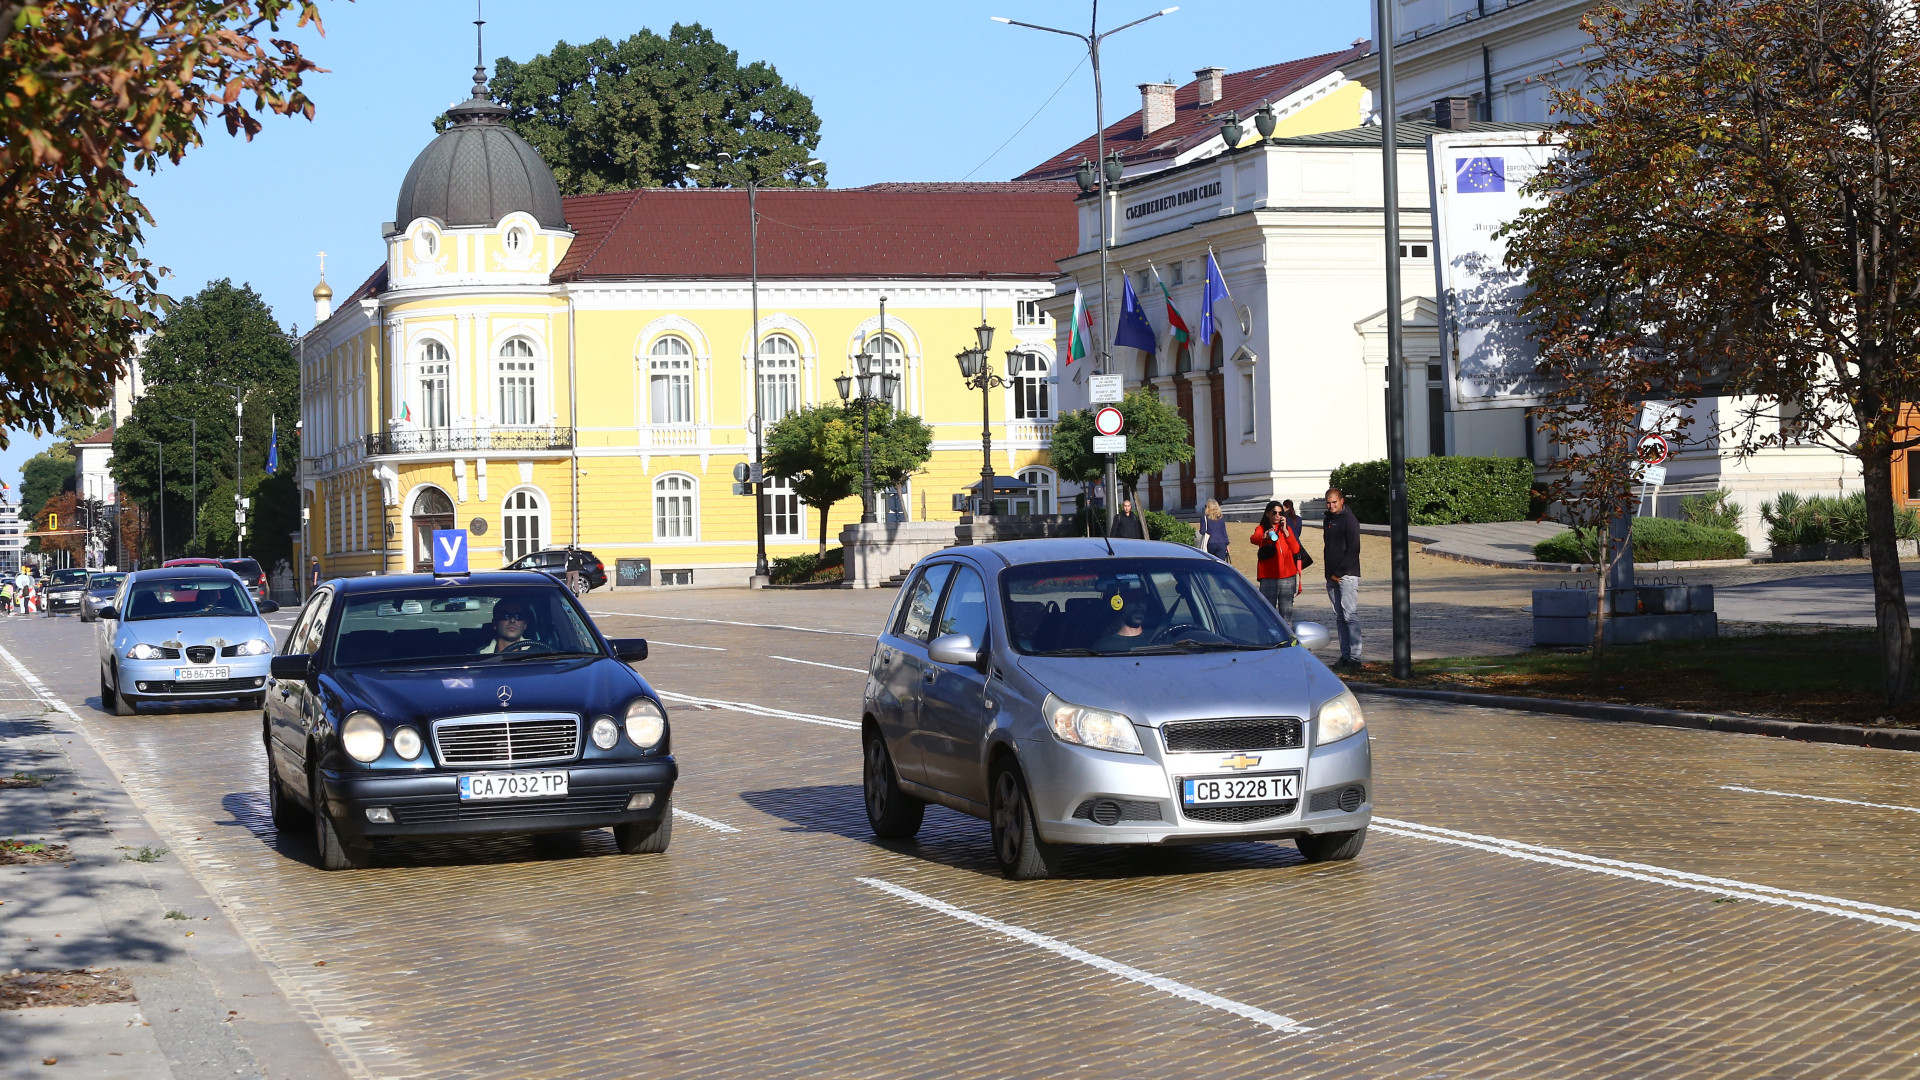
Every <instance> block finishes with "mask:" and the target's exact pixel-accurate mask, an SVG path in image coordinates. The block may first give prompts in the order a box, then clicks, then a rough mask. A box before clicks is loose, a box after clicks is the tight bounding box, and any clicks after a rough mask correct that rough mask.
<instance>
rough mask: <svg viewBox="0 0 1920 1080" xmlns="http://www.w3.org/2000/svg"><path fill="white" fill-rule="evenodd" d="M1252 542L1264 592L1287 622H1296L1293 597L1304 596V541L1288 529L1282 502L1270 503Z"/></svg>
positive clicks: (1269, 601) (1268, 600)
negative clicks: (1301, 563) (1301, 575)
mask: <svg viewBox="0 0 1920 1080" xmlns="http://www.w3.org/2000/svg"><path fill="white" fill-rule="evenodd" d="M1252 543H1253V546H1254V549H1255V552H1256V554H1257V556H1258V562H1259V566H1258V567H1257V569H1256V572H1255V574H1254V576H1255V577H1256V578H1258V579H1259V581H1260V595H1262V596H1264V597H1266V598H1267V602H1268V603H1270V604H1272V605H1273V609H1274V610H1275V611H1278V612H1279V613H1280V618H1281V619H1282V620H1284V621H1285V622H1286V623H1287V625H1289V626H1291V625H1293V598H1294V597H1296V596H1299V595H1300V541H1298V540H1295V539H1294V538H1293V532H1292V531H1291V530H1289V529H1288V528H1287V519H1286V518H1284V517H1282V516H1281V513H1280V504H1279V503H1277V502H1270V503H1268V504H1267V512H1266V513H1264V514H1262V515H1260V524H1259V525H1258V526H1256V527H1255V528H1254V530H1253V538H1252Z"/></svg>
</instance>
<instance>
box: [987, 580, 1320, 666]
mask: <svg viewBox="0 0 1920 1080" xmlns="http://www.w3.org/2000/svg"><path fill="white" fill-rule="evenodd" d="M1000 587H1001V590H1002V595H1003V597H1004V599H1005V602H1006V615H1007V625H1008V626H1009V627H1010V628H1011V629H1012V634H1011V636H1012V638H1013V647H1014V648H1015V649H1016V650H1018V651H1020V652H1022V653H1025V654H1027V655H1029V656H1120V655H1141V654H1146V655H1153V654H1156V653H1189V652H1207V651H1212V650H1216V649H1217V650H1229V649H1234V650H1237V649H1272V648H1278V647H1280V646H1282V645H1285V644H1288V643H1289V642H1290V641H1291V640H1292V638H1293V635H1292V634H1291V633H1290V632H1289V631H1288V629H1287V627H1286V626H1285V625H1283V624H1282V623H1281V622H1280V616H1279V614H1278V613H1276V612H1275V611H1274V610H1273V605H1272V604H1269V603H1267V602H1266V601H1265V600H1262V599H1261V598H1260V595H1259V594H1258V593H1256V592H1254V590H1253V588H1252V586H1251V585H1249V584H1248V583H1247V579H1246V577H1245V576H1243V575H1242V574H1240V573H1239V572H1238V571H1236V570H1234V569H1233V568H1232V567H1229V566H1225V565H1223V564H1221V563H1217V562H1210V561H1202V560H1199V559H1116V558H1107V559H1087V560H1081V561H1075V562H1055V563H1034V564H1031V565H1027V566H1014V567H1010V568H1009V569H1007V570H1006V571H1005V572H1003V573H1002V574H1001V575H1000Z"/></svg>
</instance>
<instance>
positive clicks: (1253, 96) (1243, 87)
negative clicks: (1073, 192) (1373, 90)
mask: <svg viewBox="0 0 1920 1080" xmlns="http://www.w3.org/2000/svg"><path fill="white" fill-rule="evenodd" d="M1372 51H1373V45H1372V43H1370V42H1365V41H1361V42H1356V43H1354V44H1353V45H1352V46H1351V47H1349V48H1346V49H1342V50H1341V51H1339V52H1330V53H1321V54H1320V55H1319V56H1308V57H1305V58H1302V59H1299V60H1289V61H1287V62H1286V63H1284V64H1274V65H1272V66H1270V67H1260V68H1252V69H1250V70H1247V71H1235V72H1229V73H1228V74H1227V76H1226V77H1225V79H1224V80H1222V86H1221V97H1220V100H1219V101H1216V102H1213V103H1212V104H1209V105H1201V104H1200V80H1198V79H1195V80H1194V81H1192V82H1190V83H1188V84H1186V85H1185V86H1182V87H1180V88H1179V89H1178V90H1175V91H1174V93H1173V116H1174V119H1173V123H1171V124H1169V125H1167V126H1166V127H1163V128H1161V129H1159V130H1158V131H1155V132H1154V133H1153V134H1151V135H1147V134H1144V133H1143V132H1142V131H1141V127H1142V122H1141V119H1140V110H1135V111H1134V113H1133V115H1131V116H1129V117H1127V118H1126V119H1124V120H1121V121H1119V122H1118V123H1114V124H1109V125H1107V133H1106V134H1107V153H1109V154H1111V153H1113V152H1114V151H1115V150H1118V151H1119V152H1120V160H1122V161H1124V162H1126V163H1127V164H1128V165H1139V164H1146V163H1148V162H1153V161H1159V160H1162V159H1166V160H1169V161H1170V160H1171V159H1172V158H1174V157H1176V156H1178V155H1179V154H1182V153H1184V152H1186V151H1188V150H1191V149H1193V148H1194V147H1196V146H1199V145H1201V144H1202V143H1205V142H1207V141H1208V140H1210V139H1214V138H1217V137H1218V136H1219V134H1220V119H1221V118H1222V117H1223V116H1225V115H1226V114H1227V113H1228V112H1229V111H1231V112H1234V113H1236V114H1237V115H1238V116H1239V117H1240V119H1241V120H1243V121H1245V122H1246V126H1247V129H1248V130H1249V131H1251V130H1252V129H1253V121H1252V119H1251V118H1252V116H1253V111H1254V110H1255V109H1257V108H1259V107H1260V103H1261V102H1263V101H1280V100H1282V99H1284V98H1285V97H1286V96H1287V95H1288V94H1291V93H1294V92H1295V91H1297V90H1299V89H1301V88H1302V87H1305V86H1307V85H1308V84H1310V83H1312V82H1314V81H1316V80H1318V79H1322V78H1325V77H1326V76H1327V75H1329V74H1331V73H1332V72H1335V71H1338V70H1340V68H1341V67H1342V66H1343V65H1347V64H1351V63H1353V62H1354V61H1355V60H1357V59H1359V58H1360V57H1363V56H1367V55H1369V54H1370V53H1371V52H1372ZM1356 120H1357V118H1356ZM1094 146H1095V144H1094V138H1093V136H1091V135H1089V136H1087V137H1086V138H1085V139H1083V140H1081V141H1080V142H1077V143H1075V144H1073V145H1072V146H1070V147H1068V148H1067V149H1065V150H1062V151H1061V152H1060V153H1058V154H1055V155H1054V156H1052V157H1050V158H1048V159H1047V160H1045V161H1043V162H1041V163H1040V164H1038V165H1035V166H1034V167H1033V168H1031V169H1028V170H1027V171H1026V172H1023V173H1021V174H1020V175H1019V176H1016V177H1014V180H1016V181H1033V180H1065V179H1071V178H1072V176H1073V170H1074V167H1075V166H1077V165H1079V164H1080V161H1081V159H1082V158H1092V157H1093V156H1094Z"/></svg>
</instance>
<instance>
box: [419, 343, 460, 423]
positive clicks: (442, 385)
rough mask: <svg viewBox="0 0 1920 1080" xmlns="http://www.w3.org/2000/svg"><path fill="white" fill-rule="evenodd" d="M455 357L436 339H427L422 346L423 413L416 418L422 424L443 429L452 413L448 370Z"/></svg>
mask: <svg viewBox="0 0 1920 1080" xmlns="http://www.w3.org/2000/svg"><path fill="white" fill-rule="evenodd" d="M452 360H453V358H452V357H451V356H449V355H448V354H447V347H446V346H445V345H442V344H440V343H439V342H437V341H431V340H430V341H428V342H427V343H426V344H425V345H423V346H421V348H420V415H419V416H418V417H417V418H416V419H417V420H418V421H419V423H420V426H421V427H428V428H443V427H446V426H447V425H448V423H449V422H450V418H451V416H452V415H453V394H452V392H451V390H449V389H448V375H447V373H448V371H449V370H450V368H451V364H452Z"/></svg>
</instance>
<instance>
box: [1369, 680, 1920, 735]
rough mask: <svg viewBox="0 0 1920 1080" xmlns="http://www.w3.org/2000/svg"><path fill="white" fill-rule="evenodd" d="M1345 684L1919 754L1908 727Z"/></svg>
mask: <svg viewBox="0 0 1920 1080" xmlns="http://www.w3.org/2000/svg"><path fill="white" fill-rule="evenodd" d="M1347 686H1348V688H1350V689H1352V690H1356V691H1359V692H1360V693H1363V694H1380V695H1383V696H1385V697H1402V698H1413V699H1415V700H1424V701H1446V702H1451V703H1453V704H1455V705H1480V706H1485V707H1488V708H1494V709H1513V710H1515V711H1521V712H1538V713H1552V714H1555V715H1558V716H1572V717H1578V718H1579V719H1582V720H1606V721H1611V722H1614V723H1626V724H1652V725H1655V726H1657V727H1676V728H1693V729H1695V730H1700V731H1726V732H1732V733H1733V734H1736V735H1767V736H1771V737H1773V738H1776V739H1793V740H1795V741H1798V742H1816V743H1833V744H1836V745H1839V746H1866V747H1871V748H1873V749H1875V750H1910V751H1920V731H1915V730H1911V729H1907V728H1864V727H1854V726H1852V725H1849V724H1807V723H1802V722H1800V721H1797V720H1769V719H1766V718H1763V717H1758V716H1725V715H1722V714H1719V713H1697V712H1684V711H1680V710H1676V709H1647V708H1641V707H1640V706H1637V705H1607V704H1604V703H1602V702H1597V701H1562V700H1560V699H1558V698H1532V697H1511V696H1508V695H1506V694H1476V693H1472V692H1470V691H1465V690H1417V689H1412V688H1403V687H1397V686H1376V685H1373V684H1370V683H1361V682H1348V683H1347Z"/></svg>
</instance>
